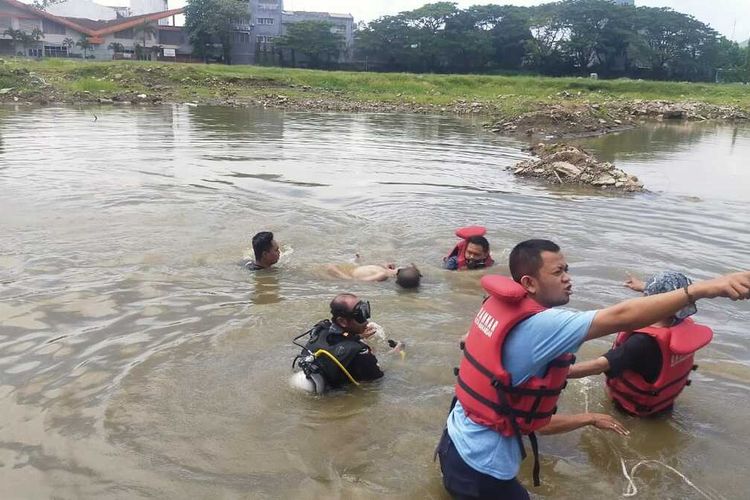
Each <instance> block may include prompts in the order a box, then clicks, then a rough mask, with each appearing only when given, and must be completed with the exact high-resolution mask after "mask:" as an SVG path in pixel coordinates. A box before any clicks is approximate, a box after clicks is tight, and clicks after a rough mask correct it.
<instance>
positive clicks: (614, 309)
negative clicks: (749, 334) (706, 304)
mask: <svg viewBox="0 0 750 500" xmlns="http://www.w3.org/2000/svg"><path fill="white" fill-rule="evenodd" d="M717 297H726V298H729V299H732V300H746V299H748V298H750V271H745V272H741V273H733V274H727V275H726V276H721V277H719V278H714V279H711V280H705V281H699V282H697V283H693V284H692V285H690V286H689V287H686V288H681V289H678V290H674V291H671V292H668V293H660V294H657V295H651V296H648V297H639V298H636V299H630V300H626V301H624V302H620V303H619V304H615V305H613V306H610V307H607V308H606V309H601V310H600V311H597V313H596V316H594V320H593V321H592V322H591V326H590V327H589V331H588V334H587V335H586V339H585V340H592V339H597V338H599V337H604V336H605V335H609V334H611V333H616V332H621V331H630V332H632V331H634V330H638V329H639V328H643V327H645V326H649V325H652V324H654V323H656V322H657V321H660V320H662V319H664V318H666V317H668V316H672V315H674V314H675V313H676V312H677V311H679V310H680V309H682V308H683V307H685V306H686V305H688V304H690V303H692V302H694V301H698V300H700V299H713V298H717Z"/></svg>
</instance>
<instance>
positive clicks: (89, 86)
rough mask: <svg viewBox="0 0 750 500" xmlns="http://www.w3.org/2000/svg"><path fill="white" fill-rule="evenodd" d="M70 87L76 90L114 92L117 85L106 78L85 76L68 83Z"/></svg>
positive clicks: (117, 87) (117, 88)
mask: <svg viewBox="0 0 750 500" xmlns="http://www.w3.org/2000/svg"><path fill="white" fill-rule="evenodd" d="M70 89H71V90H73V91H76V92H116V91H118V90H119V86H118V85H117V84H116V83H114V82H111V81H108V80H100V79H98V78H92V77H85V78H80V79H78V80H75V81H73V82H72V83H71V84H70Z"/></svg>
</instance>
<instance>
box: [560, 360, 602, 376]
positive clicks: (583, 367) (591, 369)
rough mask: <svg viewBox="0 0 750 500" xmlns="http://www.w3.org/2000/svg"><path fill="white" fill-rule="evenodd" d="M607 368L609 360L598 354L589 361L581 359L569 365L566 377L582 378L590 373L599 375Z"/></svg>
mask: <svg viewBox="0 0 750 500" xmlns="http://www.w3.org/2000/svg"><path fill="white" fill-rule="evenodd" d="M607 370H609V360H607V358H605V357H604V356H599V357H598V358H596V359H592V360H590V361H582V362H580V363H576V364H574V365H573V366H571V367H570V372H569V373H568V378H583V377H589V376H591V375H599V374H600V373H604V372H606V371H607Z"/></svg>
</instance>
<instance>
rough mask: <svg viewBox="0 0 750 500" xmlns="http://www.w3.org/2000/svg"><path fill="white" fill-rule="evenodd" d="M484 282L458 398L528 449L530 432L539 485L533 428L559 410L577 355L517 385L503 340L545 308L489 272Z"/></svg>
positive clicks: (474, 416) (483, 422)
mask: <svg viewBox="0 0 750 500" xmlns="http://www.w3.org/2000/svg"><path fill="white" fill-rule="evenodd" d="M481 282H482V286H483V287H484V289H485V290H487V292H488V293H489V298H488V299H487V300H486V301H485V303H484V305H483V306H482V308H481V309H480V310H479V313H478V314H477V315H476V317H475V318H474V322H473V323H472V325H471V329H470V330H469V334H468V336H467V338H466V342H465V344H464V346H463V349H464V357H463V359H462V360H461V365H460V367H459V370H458V381H457V383H456V397H457V398H458V400H459V401H460V402H461V406H462V407H463V408H464V411H465V412H466V415H467V416H468V417H469V418H470V419H471V420H472V421H474V422H476V423H478V424H481V425H484V426H487V427H491V428H492V429H494V430H496V431H497V432H499V433H500V434H502V435H503V436H515V437H516V438H517V440H518V443H519V446H520V447H521V454H522V456H523V457H524V458H525V457H526V453H525V450H524V447H523V442H522V440H521V436H522V435H531V436H530V437H531V438H532V441H531V443H532V448H533V449H534V455H535V464H534V484H535V485H538V484H539V479H538V475H539V464H538V453H537V449H536V439H535V438H534V435H533V432H534V431H535V430H537V429H539V428H541V427H544V426H545V425H547V424H548V423H549V421H550V419H551V418H552V415H554V414H555V412H556V411H557V399H558V398H559V396H560V392H561V391H562V390H563V389H564V388H565V385H566V380H567V377H568V371H569V370H570V365H571V364H572V363H573V361H574V360H575V358H574V356H573V355H571V354H567V355H564V356H561V357H559V358H557V359H556V360H554V361H553V362H552V363H550V365H549V366H548V369H547V373H546V375H545V376H544V377H531V378H529V379H528V380H526V381H525V382H524V383H522V384H520V385H517V386H514V383H513V380H512V379H511V375H510V373H508V372H507V371H506V370H505V368H504V367H503V344H504V342H505V339H506V338H507V336H508V333H509V332H510V331H511V330H512V329H513V327H515V326H516V325H517V324H518V323H520V322H521V321H523V320H525V319H526V318H529V317H531V316H533V315H534V314H537V313H539V312H542V311H544V310H545V308H544V307H542V306H541V305H539V304H538V303H537V302H535V301H534V300H532V299H531V298H529V297H527V295H526V290H524V288H523V287H522V286H521V285H519V284H518V283H516V282H515V281H513V280H511V279H509V278H506V277H503V276H485V277H483V278H482V280H481Z"/></svg>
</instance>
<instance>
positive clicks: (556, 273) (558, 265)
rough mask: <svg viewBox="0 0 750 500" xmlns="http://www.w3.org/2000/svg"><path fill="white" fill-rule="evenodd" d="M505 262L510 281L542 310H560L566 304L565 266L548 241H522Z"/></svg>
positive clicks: (570, 285)
mask: <svg viewBox="0 0 750 500" xmlns="http://www.w3.org/2000/svg"><path fill="white" fill-rule="evenodd" d="M509 261H510V262H509V264H510V274H511V276H513V279H514V280H515V281H516V282H517V283H519V284H520V285H521V286H523V287H524V288H525V289H526V292H527V293H528V294H529V297H531V298H532V299H534V300H535V301H537V302H538V303H539V304H541V305H542V306H544V307H556V306H562V305H565V304H567V303H568V302H569V301H570V295H571V294H572V293H573V282H572V281H571V279H570V275H568V263H567V261H566V260H565V256H564V255H563V254H562V252H561V251H560V247H559V246H557V245H556V244H555V243H553V242H552V241H549V240H527V241H522V242H521V243H519V244H518V245H516V246H515V248H513V250H512V251H511V252H510V258H509Z"/></svg>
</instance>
